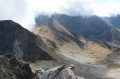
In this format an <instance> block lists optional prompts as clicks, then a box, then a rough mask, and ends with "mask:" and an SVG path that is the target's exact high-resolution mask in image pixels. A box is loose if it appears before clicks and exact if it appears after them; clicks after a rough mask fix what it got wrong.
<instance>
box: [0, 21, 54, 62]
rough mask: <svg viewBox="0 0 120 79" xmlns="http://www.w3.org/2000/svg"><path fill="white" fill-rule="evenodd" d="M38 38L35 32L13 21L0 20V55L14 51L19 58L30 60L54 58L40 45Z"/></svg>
mask: <svg viewBox="0 0 120 79" xmlns="http://www.w3.org/2000/svg"><path fill="white" fill-rule="evenodd" d="M36 38H37V37H36V36H35V35H34V34H33V33H31V32H29V31H28V30H26V29H24V28H23V27H22V26H20V25H19V24H17V23H15V22H13V21H10V20H5V21H0V55H4V54H10V53H14V54H15V56H16V57H17V58H18V59H24V60H28V61H34V60H36V59H45V60H49V59H52V58H51V57H50V56H49V55H48V54H47V53H45V52H44V51H43V50H42V49H40V48H39V47H38V45H37V43H36Z"/></svg>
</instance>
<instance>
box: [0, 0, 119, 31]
mask: <svg viewBox="0 0 120 79" xmlns="http://www.w3.org/2000/svg"><path fill="white" fill-rule="evenodd" d="M53 13H64V14H68V15H71V16H78V15H82V16H91V15H99V16H110V15H112V14H117V13H120V5H119V3H117V2H115V1H113V0H112V1H111V0H108V1H107V2H105V3H104V4H99V5H98V4H95V3H94V0H0V20H13V21H15V22H17V23H19V24H21V25H22V26H23V27H25V28H27V29H31V28H32V27H33V26H34V24H35V20H34V18H35V17H36V15H38V14H48V15H51V14H53Z"/></svg>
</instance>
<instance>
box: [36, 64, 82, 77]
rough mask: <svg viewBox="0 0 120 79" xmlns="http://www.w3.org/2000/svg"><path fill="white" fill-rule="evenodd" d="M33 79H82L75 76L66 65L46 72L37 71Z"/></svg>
mask: <svg viewBox="0 0 120 79" xmlns="http://www.w3.org/2000/svg"><path fill="white" fill-rule="evenodd" d="M35 79H84V78H83V77H79V76H75V74H74V72H73V71H72V70H71V69H70V68H68V67H67V66H66V65H61V66H58V67H54V68H52V69H49V70H47V71H43V70H38V71H37V75H36V77H35Z"/></svg>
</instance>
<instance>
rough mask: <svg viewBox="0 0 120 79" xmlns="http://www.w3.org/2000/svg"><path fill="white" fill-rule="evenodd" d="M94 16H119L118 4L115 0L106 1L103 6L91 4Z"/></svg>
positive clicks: (119, 6)
mask: <svg viewBox="0 0 120 79" xmlns="http://www.w3.org/2000/svg"><path fill="white" fill-rule="evenodd" d="M91 7H92V9H93V11H94V14H95V15H98V16H111V15H116V14H120V3H119V2H117V1H115V0H107V1H106V2H105V3H103V4H94V3H92V4H91Z"/></svg>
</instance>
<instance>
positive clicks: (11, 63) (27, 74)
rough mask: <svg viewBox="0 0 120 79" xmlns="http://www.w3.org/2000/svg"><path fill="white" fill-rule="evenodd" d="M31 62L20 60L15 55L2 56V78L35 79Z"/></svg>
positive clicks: (0, 77) (0, 72) (0, 74)
mask: <svg viewBox="0 0 120 79" xmlns="http://www.w3.org/2000/svg"><path fill="white" fill-rule="evenodd" d="M33 78H34V75H33V73H32V72H31V69H30V67H29V64H27V63H23V62H19V61H18V60H17V59H16V58H15V56H13V55H12V54H11V55H1V56H0V79H33Z"/></svg>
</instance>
